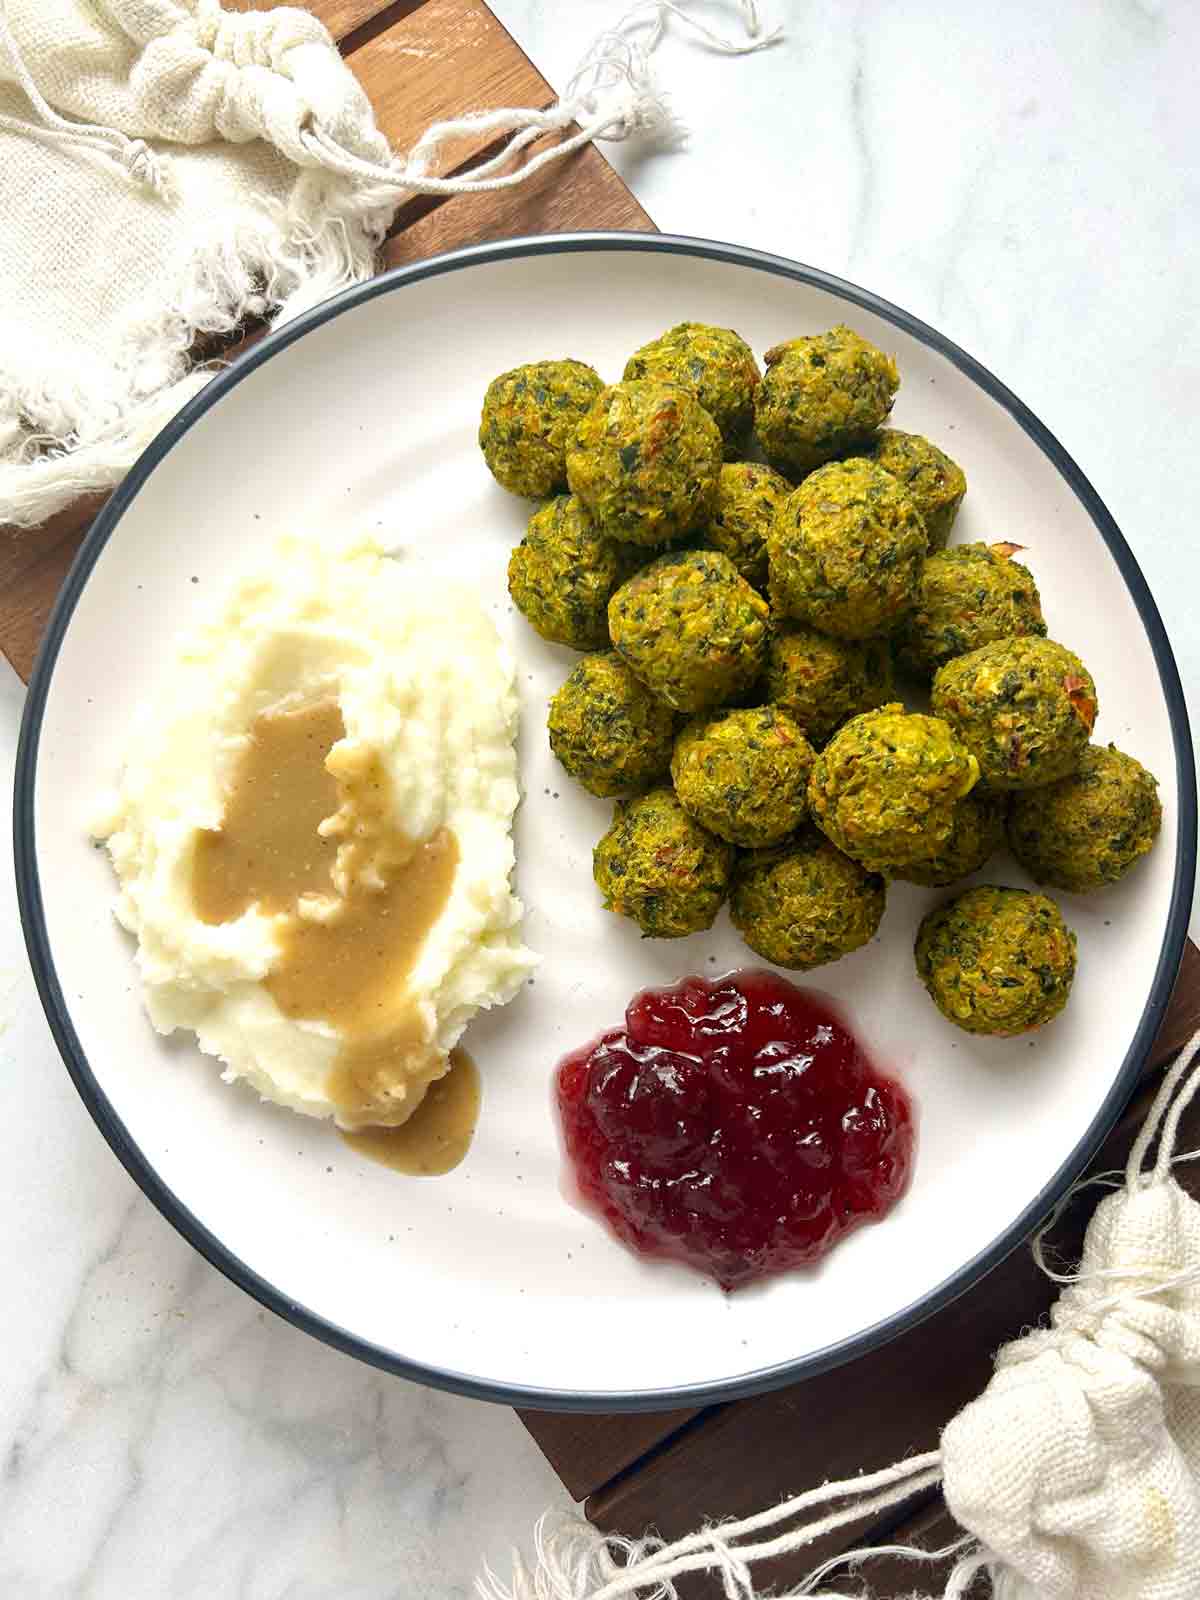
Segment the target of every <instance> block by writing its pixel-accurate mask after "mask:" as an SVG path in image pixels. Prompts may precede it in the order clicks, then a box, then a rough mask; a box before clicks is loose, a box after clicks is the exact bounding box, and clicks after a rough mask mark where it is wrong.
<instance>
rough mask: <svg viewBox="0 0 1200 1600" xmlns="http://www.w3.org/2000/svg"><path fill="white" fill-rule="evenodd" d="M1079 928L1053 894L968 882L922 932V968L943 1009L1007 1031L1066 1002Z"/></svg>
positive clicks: (989, 1029)
mask: <svg viewBox="0 0 1200 1600" xmlns="http://www.w3.org/2000/svg"><path fill="white" fill-rule="evenodd" d="M1075 942H1076V941H1075V935H1074V934H1073V933H1072V932H1071V930H1070V928H1068V927H1067V925H1066V923H1065V922H1064V921H1063V919H1062V913H1061V912H1060V911H1059V909H1058V907H1057V906H1056V905H1055V903H1054V901H1053V900H1050V899H1048V898H1047V897H1046V896H1045V895H1044V894H1032V893H1030V891H1029V890H1028V889H1000V888H995V887H992V886H990V885H985V886H984V887H981V888H978V889H968V890H967V891H966V892H965V893H964V894H960V895H957V896H956V897H955V898H954V899H953V900H948V901H946V902H945V904H944V905H940V906H937V907H936V908H935V909H934V910H933V911H931V912H930V913H929V915H928V916H927V917H926V918H925V920H924V921H923V922H922V923H921V927H920V930H919V932H918V934H917V944H916V959H917V974H918V976H919V977H920V979H921V982H922V983H923V984H924V985H925V987H926V989H927V990H928V991H929V995H930V998H931V999H932V1001H933V1003H934V1004H935V1005H936V1006H937V1008H938V1010H939V1011H940V1012H941V1013H942V1015H943V1016H944V1017H947V1018H948V1019H949V1020H950V1021H951V1022H953V1023H956V1024H957V1026H958V1027H960V1028H963V1029H965V1030H966V1031H967V1032H968V1033H985V1034H995V1035H997V1036H999V1037H1001V1038H1006V1037H1008V1036H1009V1035H1011V1034H1015V1033H1025V1032H1027V1031H1028V1030H1029V1029H1030V1028H1040V1027H1041V1026H1042V1025H1043V1023H1046V1022H1050V1021H1051V1020H1052V1019H1053V1018H1054V1017H1056V1016H1057V1015H1058V1014H1059V1012H1060V1011H1061V1010H1062V1009H1063V1007H1064V1006H1065V1005H1066V1003H1067V999H1068V996H1069V995H1070V993H1071V984H1072V982H1073V981H1074V977H1075Z"/></svg>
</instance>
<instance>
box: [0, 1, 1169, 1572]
mask: <svg viewBox="0 0 1200 1600" xmlns="http://www.w3.org/2000/svg"><path fill="white" fill-rule="evenodd" d="M225 3H226V5H227V6H229V7H230V9H237V10H252V9H266V8H268V7H269V6H271V5H272V4H273V3H274V0H225ZM306 8H307V9H308V10H310V11H312V12H313V13H314V14H316V15H317V16H319V17H320V18H321V19H322V21H324V22H325V24H326V26H327V27H328V28H329V29H330V31H331V33H332V34H333V36H334V38H335V39H337V40H338V42H339V48H340V49H341V50H342V52H343V54H344V55H345V57H346V60H347V62H348V63H349V65H350V67H351V69H352V70H353V71H354V72H355V74H356V75H357V77H358V79H359V81H360V83H361V84H362V85H363V88H364V89H365V91H366V92H367V94H368V95H369V96H370V98H371V100H372V103H373V105H374V106H375V110H376V115H377V117H378V121H379V125H380V127H381V128H382V129H383V131H384V133H385V134H386V135H387V137H388V138H389V140H390V141H391V143H392V145H393V148H394V149H396V150H397V151H398V152H403V151H405V150H407V149H409V148H411V146H412V144H413V143H414V142H415V141H416V140H417V139H418V138H419V137H420V135H421V134H422V133H423V132H424V130H425V128H426V126H427V125H428V124H429V123H430V122H431V121H434V120H438V119H444V118H447V117H451V116H457V115H460V114H462V113H463V112H465V111H472V110H484V109H493V108H495V107H498V106H502V105H531V106H535V107H544V106H546V105H549V104H551V103H552V101H553V99H554V95H553V93H552V91H551V88H550V86H549V85H548V84H547V83H546V81H545V79H544V78H543V77H542V76H541V74H540V73H538V72H537V70H536V68H535V67H534V66H533V64H532V63H531V62H530V61H529V60H528V58H527V57H526V56H525V55H524V54H523V53H522V52H521V51H520V50H519V49H518V48H517V46H516V45H515V44H514V42H513V41H512V39H511V38H510V37H509V35H508V34H507V33H506V32H505V30H504V29H503V28H502V27H501V26H500V24H499V23H498V22H497V21H496V19H495V18H494V17H493V16H492V14H491V12H490V11H489V10H488V9H487V7H486V6H485V5H484V4H482V3H481V0H391V3H390V4H388V3H381V0H308V4H307V7H306ZM495 148H496V146H495V145H494V144H489V143H487V142H486V141H484V140H482V139H480V138H478V137H477V138H473V139H468V140H464V141H462V142H460V143H459V144H458V145H456V146H454V147H450V148H447V149H446V150H445V151H444V152H443V159H442V161H441V163H440V165H439V167H438V168H437V170H438V172H439V175H443V176H444V175H446V174H449V173H456V174H457V173H462V172H464V171H469V170H470V168H471V166H472V165H473V164H475V163H477V162H478V161H479V160H481V159H483V158H484V157H486V156H487V155H489V154H491V153H492V152H493V151H494V149H495ZM652 227H653V224H652V223H651V221H650V218H649V217H648V216H647V215H646V213H645V212H644V211H643V210H642V208H641V207H640V206H639V205H638V203H637V201H636V200H635V199H634V198H633V196H632V195H631V194H630V193H629V191H628V189H627V188H626V187H625V185H624V184H623V183H622V182H621V180H620V179H619V178H618V177H617V176H616V174H615V173H614V172H613V170H612V168H611V167H610V166H609V165H608V163H607V162H606V161H605V160H604V158H603V156H602V155H601V154H600V152H599V150H597V149H595V148H592V149H588V150H585V151H581V152H579V153H578V154H576V155H575V156H573V157H571V158H569V159H568V160H567V161H566V162H564V164H563V165H562V166H556V167H554V168H551V169H548V170H546V171H543V172H542V173H541V174H540V175H539V176H537V177H536V178H535V179H534V180H533V181H532V182H531V183H530V184H529V186H528V187H524V188H521V189H515V190H508V191H501V192H499V193H494V194H488V195H479V196H469V197H466V196H460V197H456V198H453V199H445V200H442V199H435V198H425V197H414V198H413V199H412V200H410V201H409V202H407V203H406V204H404V205H402V206H401V207H400V209H399V211H398V212H397V215H396V219H395V223H394V226H393V229H392V232H391V235H390V237H389V239H388V241H387V244H386V246H385V249H384V253H383V255H384V264H386V265H388V266H398V265H403V264H407V263H410V262H413V261H419V260H422V259H424V258H426V257H429V256H431V255H435V254H438V253H440V252H442V251H446V250H451V249H455V248H457V247H458V246H461V245H464V244H473V243H477V242H480V241H483V240H488V239H498V238H505V237H512V236H516V235H521V234H536V233H546V232H557V231H572V230H577V229H590V228H626V229H643V230H645V229H651V228H652ZM251 337H257V333H254V332H252V333H251ZM247 342H248V341H247ZM238 348H239V347H235V348H234V349H233V350H232V351H225V352H222V355H223V356H224V357H225V358H226V359H228V358H231V357H232V356H234V355H236V354H237V349H238ZM204 353H205V354H209V355H211V354H212V351H211V350H208V351H206V352H204ZM102 503H103V502H102V499H93V500H91V501H89V502H87V503H82V504H80V505H77V506H72V507H70V508H68V510H67V511H65V512H62V513H60V514H59V515H58V516H57V517H55V518H53V519H52V520H51V521H50V522H48V523H47V524H46V525H45V526H44V527H42V528H39V529H35V530H32V531H28V532H20V531H16V530H13V529H3V528H0V649H2V650H3V651H4V653H5V654H6V655H7V656H8V657H9V659H10V660H11V662H12V663H13V665H14V667H15V668H16V669H17V671H18V672H19V673H20V675H21V676H22V677H23V678H26V679H27V678H28V676H29V672H30V670H31V668H32V665H33V661H34V655H35V651H36V648H37V644H38V641H39V639H40V637H41V635H42V632H43V630H44V628H45V623H46V620H47V617H48V615H49V612H50V609H51V606H52V604H53V601H54V597H55V595H56V594H57V592H58V589H59V587H60V585H61V583H62V580H63V577H64V575H65V573H66V572H67V570H68V568H69V566H70V563H71V561H72V559H73V558H74V555H75V552H76V550H77V548H78V545H79V542H80V540H81V539H82V537H83V534H84V532H85V531H86V529H87V527H88V525H89V523H90V521H91V519H92V517H93V516H94V515H95V513H96V511H97V510H98V509H99V506H100V505H101V504H102ZM1197 1026H1200V952H1197V950H1196V949H1195V947H1194V946H1192V945H1190V944H1189V946H1188V949H1187V954H1186V957H1185V961H1184V966H1183V969H1182V972H1181V976H1180V981H1179V984H1178V985H1177V988H1176V993H1175V998H1174V1000H1173V1002H1172V1006H1171V1009H1170V1012H1169V1013H1168V1015H1167V1018H1166V1019H1165V1021H1164V1026H1163V1029H1162V1031H1161V1032H1160V1035H1159V1039H1158V1042H1157V1044H1156V1047H1155V1051H1154V1053H1153V1058H1152V1062H1151V1065H1150V1070H1151V1071H1153V1070H1157V1069H1158V1068H1160V1067H1161V1065H1162V1063H1163V1062H1164V1061H1166V1060H1167V1059H1169V1058H1170V1057H1171V1056H1172V1055H1173V1054H1174V1053H1175V1052H1176V1051H1178V1049H1179V1048H1180V1047H1181V1045H1182V1044H1183V1042H1184V1041H1185V1039H1186V1038H1188V1037H1190V1035H1191V1034H1192V1032H1193V1031H1195V1029H1196V1028H1197ZM1143 1111H1144V1104H1143V1103H1141V1102H1139V1103H1136V1104H1135V1105H1134V1106H1133V1107H1132V1108H1131V1109H1130V1111H1129V1112H1128V1113H1127V1114H1126V1116H1125V1118H1124V1119H1123V1121H1122V1123H1121V1125H1120V1127H1119V1128H1118V1129H1117V1130H1116V1132H1115V1133H1114V1134H1113V1136H1112V1137H1111V1138H1110V1140H1109V1141H1108V1142H1107V1143H1106V1145H1105V1148H1104V1151H1103V1152H1102V1153H1101V1155H1100V1157H1099V1158H1098V1161H1097V1163H1096V1165H1097V1167H1100V1166H1111V1165H1113V1164H1114V1163H1115V1162H1116V1161H1117V1160H1118V1159H1119V1157H1120V1155H1121V1152H1122V1150H1123V1149H1126V1148H1127V1147H1128V1143H1129V1141H1130V1140H1131V1138H1132V1136H1133V1130H1134V1128H1135V1127H1136V1125H1137V1123H1138V1122H1139V1121H1140V1119H1141V1116H1142V1114H1143ZM1185 1137H1187V1138H1189V1139H1190V1140H1191V1141H1192V1142H1193V1143H1195V1142H1200V1107H1193V1109H1192V1111H1191V1113H1190V1114H1189V1118H1188V1119H1187V1122H1186V1123H1185ZM1183 1170H1184V1174H1185V1175H1186V1176H1187V1178H1188V1180H1189V1181H1190V1182H1196V1183H1197V1184H1200V1168H1185V1169H1183ZM1088 1209H1089V1207H1088V1204H1087V1203H1082V1204H1080V1205H1077V1206H1075V1207H1074V1208H1072V1210H1071V1211H1070V1212H1069V1213H1068V1215H1067V1216H1066V1217H1065V1218H1064V1219H1063V1222H1062V1224H1061V1226H1060V1229H1059V1234H1058V1239H1059V1244H1060V1248H1061V1249H1062V1250H1063V1252H1064V1254H1065V1255H1066V1256H1068V1257H1069V1256H1070V1255H1071V1253H1072V1252H1073V1251H1075V1250H1077V1249H1078V1243H1079V1239H1080V1237H1081V1234H1082V1228H1083V1225H1084V1221H1085V1218H1086V1214H1087V1211H1088ZM1049 1301H1050V1286H1049V1284H1048V1283H1047V1281H1046V1280H1045V1279H1044V1278H1043V1277H1042V1276H1041V1275H1040V1274H1038V1273H1037V1272H1036V1271H1035V1270H1034V1269H1033V1266H1032V1262H1031V1260H1030V1257H1029V1254H1028V1251H1027V1250H1024V1249H1021V1250H1018V1251H1016V1252H1014V1254H1012V1255H1011V1256H1009V1258H1008V1259H1007V1260H1006V1261H1005V1262H1003V1263H1002V1264H1001V1265H1000V1266H999V1267H998V1268H996V1269H995V1271H993V1272H992V1273H991V1274H990V1275H989V1276H988V1277H987V1278H986V1279H984V1280H983V1282H981V1283H980V1284H978V1285H976V1287H975V1288H974V1289H973V1290H971V1291H970V1292H969V1293H968V1294H966V1295H964V1296H962V1297H961V1298H960V1299H959V1300H957V1301H955V1302H954V1304H952V1305H951V1306H949V1307H947V1308H945V1309H944V1310H943V1311H942V1312H940V1313H939V1314H938V1315H937V1316H936V1317H934V1318H931V1319H930V1320H928V1321H927V1322H925V1323H924V1324H922V1325H921V1326H920V1327H918V1328H916V1329H914V1330H912V1331H911V1332H910V1333H908V1334H907V1335H905V1336H903V1337H902V1338H901V1339H899V1340H897V1341H895V1342H894V1343H893V1344H891V1345H889V1346H888V1347H887V1348H886V1349H884V1350H881V1351H877V1352H876V1353H875V1354H874V1355H872V1356H870V1357H867V1358H864V1359H863V1360H861V1361H859V1362H856V1363H854V1364H852V1365H850V1366H848V1367H844V1368H841V1369H839V1370H838V1371H837V1372H834V1373H830V1374H828V1375H826V1376H825V1377H823V1378H816V1379H812V1380H810V1381H808V1382H806V1383H802V1384H796V1385H793V1386H792V1387H790V1388H789V1389H786V1390H784V1391H782V1392H780V1393H777V1394H774V1395H767V1396H762V1397H759V1398H755V1399H751V1400H746V1401H741V1402H737V1403H734V1404H730V1405H726V1406H718V1407H712V1408H709V1409H707V1410H688V1409H681V1410H676V1411H671V1412H668V1413H662V1414H658V1415H642V1416H561V1415H554V1414H550V1413H534V1412H527V1413H524V1416H523V1420H524V1422H525V1425H526V1427H527V1428H528V1429H529V1431H530V1432H531V1433H532V1434H533V1436H534V1438H535V1439H536V1440H537V1441H538V1443H539V1444H540V1446H541V1448H542V1449H543V1451H544V1452H545V1454H546V1455H547V1457H548V1458H549V1460H550V1462H551V1464H552V1465H553V1466H554V1468H555V1470H556V1471H557V1472H558V1474H559V1476H560V1477H561V1479H562V1481H563V1483H564V1484H565V1485H566V1487H567V1489H568V1491H569V1492H570V1493H571V1494H572V1496H574V1497H575V1498H576V1499H579V1500H586V1503H587V1512H588V1514H589V1515H590V1516H591V1517H592V1518H593V1519H594V1520H595V1521H596V1523H597V1524H598V1525H599V1526H600V1527H603V1528H606V1529H610V1530H612V1531H616V1532H626V1533H641V1532H642V1531H643V1530H644V1529H645V1528H646V1527H647V1526H651V1525H653V1526H656V1527H657V1528H658V1529H659V1530H660V1531H661V1532H662V1533H663V1534H664V1535H665V1536H667V1537H673V1536H676V1535H678V1534H680V1533H683V1532H686V1531H688V1530H690V1529H692V1528H693V1527H695V1526H697V1525H698V1523H699V1522H700V1521H701V1520H703V1518H704V1517H706V1516H712V1517H721V1518H725V1517H730V1516H737V1515H741V1514H745V1513H747V1512H750V1511H752V1510H755V1509H758V1508H759V1507H760V1506H762V1505H766V1504H770V1503H771V1502H773V1501H775V1500H777V1499H779V1498H781V1497H782V1496H783V1495H785V1494H788V1493H794V1492H798V1491H799V1490H801V1489H803V1488H805V1487H807V1486H809V1485H811V1484H814V1483H816V1482H819V1481H821V1480H823V1479H825V1478H828V1477H831V1476H840V1475H844V1474H846V1473H853V1472H856V1471H858V1470H860V1469H866V1468H870V1467H876V1466H880V1465H883V1464H885V1463H886V1462H888V1461H890V1460H892V1459H894V1458H895V1456H897V1455H898V1454H901V1453H903V1452H905V1451H907V1450H920V1449H926V1448H928V1447H930V1445H931V1444H932V1443H934V1442H935V1441H936V1438H937V1434H938V1431H939V1430H940V1428H941V1426H942V1425H943V1424H944V1422H945V1420H946V1419H947V1418H948V1417H949V1415H950V1414H951V1413H952V1412H953V1411H954V1410H955V1409H956V1408H957V1407H958V1406H959V1405H960V1404H961V1403H962V1402H963V1401H964V1400H966V1399H968V1398H969V1397H970V1396H971V1395H972V1394H974V1393H976V1392H978V1390H979V1389H980V1388H981V1387H982V1386H983V1384H984V1383H985V1382H986V1379H987V1376H988V1372H989V1370H990V1362H991V1357H992V1354H993V1352H994V1350H995V1349H996V1347H997V1346H998V1345H999V1344H1000V1343H1002V1342H1004V1341H1005V1340H1007V1339H1009V1338H1012V1337H1013V1336H1014V1335H1015V1334H1017V1333H1019V1332H1020V1330H1021V1328H1022V1327H1023V1326H1025V1325H1027V1324H1029V1323H1031V1322H1033V1321H1035V1320H1036V1319H1037V1318H1038V1317H1040V1316H1041V1315H1043V1314H1044V1312H1045V1310H1046V1308H1047V1306H1048V1304H1049ZM954 1532H955V1530H954V1528H953V1525H952V1524H951V1523H950V1521H949V1519H948V1517H947V1516H946V1513H945V1509H944V1507H943V1506H942V1504H941V1501H940V1498H939V1497H936V1496H934V1497H930V1496H926V1497H924V1499H923V1500H922V1501H921V1502H919V1503H914V1505H913V1506H912V1507H910V1508H908V1509H907V1510H906V1511H905V1512H902V1513H893V1514H892V1516H891V1518H890V1519H889V1521H888V1523H887V1524H884V1525H879V1526H876V1527H874V1528H860V1529H859V1530H857V1531H856V1530H853V1529H852V1530H850V1531H849V1533H848V1534H847V1535H846V1536H845V1538H843V1539H842V1541H841V1542H840V1543H839V1544H837V1545H836V1546H834V1545H830V1546H827V1547H825V1549H824V1553H834V1551H835V1549H844V1548H846V1546H847V1544H848V1543H850V1542H851V1541H852V1540H856V1539H857V1540H858V1541H859V1542H861V1537H862V1536H874V1537H883V1538H889V1539H898V1540H914V1539H915V1540H917V1541H918V1542H923V1543H927V1544H929V1545H930V1546H936V1545H938V1544H939V1543H945V1542H947V1540H948V1539H949V1538H951V1537H953V1536H954ZM821 1554H822V1551H820V1550H818V1551H811V1552H808V1553H807V1554H806V1555H805V1557H804V1558H802V1559H800V1560H797V1561H793V1562H791V1563H790V1564H782V1563H781V1564H779V1565H778V1566H777V1567H776V1569H775V1570H773V1571H772V1572H770V1573H766V1574H764V1575H763V1579H762V1581H763V1583H764V1584H771V1583H786V1582H790V1581H794V1580H795V1578H796V1577H797V1575H798V1574H799V1573H801V1572H802V1571H804V1570H807V1568H808V1567H809V1566H810V1565H811V1564H812V1562H813V1561H814V1559H817V1558H818V1557H819V1556H820V1555H821ZM872 1582H873V1584H874V1587H875V1592H876V1593H877V1594H878V1595H879V1596H880V1597H881V1600H883V1597H886V1596H899V1595H902V1594H905V1593H908V1592H910V1591H911V1589H912V1587H913V1585H914V1582H915V1580H914V1578H913V1575H912V1571H911V1569H908V1568H902V1567H900V1566H898V1565H893V1566H891V1567H883V1568H876V1569H875V1570H874V1571H873V1573H872ZM924 1583H929V1584H932V1583H933V1579H932V1577H930V1576H929V1575H928V1572H926V1573H924V1574H923V1575H922V1584H923V1585H924ZM835 1586H836V1585H835ZM713 1592H714V1590H713V1586H712V1584H711V1582H709V1581H708V1580H700V1581H697V1582H696V1583H694V1584H693V1585H692V1587H691V1588H690V1589H681V1593H684V1594H688V1595H691V1596H695V1597H700V1596H707V1595H711V1594H713ZM848 1592H849V1591H848Z"/></svg>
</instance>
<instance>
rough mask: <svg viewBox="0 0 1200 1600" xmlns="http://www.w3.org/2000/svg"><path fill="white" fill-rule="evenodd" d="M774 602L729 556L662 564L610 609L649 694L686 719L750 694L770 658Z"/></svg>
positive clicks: (626, 586)
mask: <svg viewBox="0 0 1200 1600" xmlns="http://www.w3.org/2000/svg"><path fill="white" fill-rule="evenodd" d="M767 617H768V611H767V602H766V601H765V600H764V599H763V597H762V595H760V594H759V593H758V591H757V590H755V589H752V588H751V587H750V585H749V584H748V583H747V582H746V580H745V579H744V578H741V577H739V576H738V571H737V568H736V567H735V566H734V564H733V562H732V561H730V559H729V557H728V556H723V555H720V554H719V553H718V552H717V551H715V550H688V551H685V552H684V553H683V554H681V555H666V556H660V557H659V558H658V560H657V561H652V562H651V563H650V565H649V566H647V567H643V568H642V570H641V571H640V572H637V573H635V574H634V575H633V577H632V578H630V579H629V580H628V582H626V583H623V584H622V585H621V587H620V588H619V589H618V590H617V592H616V594H614V595H613V597H612V599H611V600H610V601H609V605H608V631H609V634H610V636H611V638H612V642H613V645H614V646H615V647H616V650H617V651H618V653H619V654H620V656H621V657H622V659H623V660H624V661H625V662H626V664H627V665H628V666H629V667H630V669H631V670H632V671H633V672H634V673H635V674H636V675H637V676H638V677H639V678H640V679H641V680H642V682H643V683H644V684H645V685H646V687H647V688H648V689H651V690H653V692H654V693H655V694H656V695H658V696H659V698H660V699H662V700H665V701H666V703H667V704H668V705H669V706H673V707H675V708H676V709H677V710H679V711H704V710H706V709H707V708H708V707H709V706H716V705H720V704H721V703H722V702H725V701H729V700H734V699H736V698H737V697H738V696H739V695H741V694H744V693H745V692H746V691H747V690H748V689H749V688H750V687H751V685H752V684H754V682H755V681H756V680H757V678H758V677H759V675H760V674H761V672H762V669H763V664H764V662H765V660H766V653H767Z"/></svg>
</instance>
